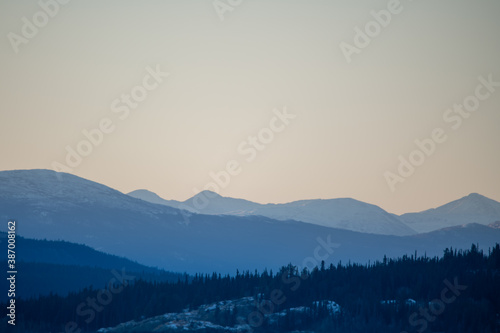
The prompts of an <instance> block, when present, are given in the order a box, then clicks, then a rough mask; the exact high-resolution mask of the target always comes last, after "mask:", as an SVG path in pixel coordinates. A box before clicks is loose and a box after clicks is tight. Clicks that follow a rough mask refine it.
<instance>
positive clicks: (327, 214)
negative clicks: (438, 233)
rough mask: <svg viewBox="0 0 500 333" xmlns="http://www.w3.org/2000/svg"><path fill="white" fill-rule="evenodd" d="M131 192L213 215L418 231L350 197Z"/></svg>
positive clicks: (373, 230)
mask: <svg viewBox="0 0 500 333" xmlns="http://www.w3.org/2000/svg"><path fill="white" fill-rule="evenodd" d="M129 195H131V196H134V197H136V198H137V197H138V198H141V199H142V200H145V201H149V202H153V203H159V204H163V205H167V206H170V207H175V208H182V209H186V210H189V211H191V212H197V213H201V214H211V215H237V216H250V215H261V216H265V217H269V218H272V219H276V220H280V221H286V220H296V221H301V222H307V223H313V224H317V225H321V226H325V227H331V228H339V229H345V230H351V231H358V232H366V233H373V234H379V235H398V236H403V235H412V234H415V233H416V232H415V231H414V230H413V229H411V228H410V227H408V226H407V225H406V224H404V223H403V222H401V221H400V220H399V218H398V217H397V216H394V215H393V214H389V213H388V212H386V211H385V210H383V209H382V208H380V207H378V206H375V205H371V204H367V203H364V202H361V201H358V200H354V199H350V198H340V199H328V200H322V199H317V200H301V201H295V202H290V203H285V204H266V205H262V204H258V203H255V202H251V201H247V200H243V199H234V198H228V197H223V196H220V195H219V194H216V193H214V192H210V191H203V192H200V193H198V194H197V195H195V196H194V197H192V198H190V199H188V200H186V201H184V202H179V201H174V200H165V199H162V198H160V197H159V196H157V195H156V194H154V193H153V192H149V191H147V194H146V193H145V192H142V191H140V192H137V191H134V192H131V193H129Z"/></svg>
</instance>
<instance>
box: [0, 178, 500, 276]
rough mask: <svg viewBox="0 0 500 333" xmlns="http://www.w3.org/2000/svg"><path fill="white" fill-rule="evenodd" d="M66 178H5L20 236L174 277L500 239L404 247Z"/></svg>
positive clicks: (8, 211) (479, 230)
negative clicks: (185, 206) (206, 211)
mask: <svg viewBox="0 0 500 333" xmlns="http://www.w3.org/2000/svg"><path fill="white" fill-rule="evenodd" d="M57 176H58V174H56V173H55V172H53V171H48V170H34V171H4V172H0V198H1V200H0V212H1V214H2V217H1V218H2V219H3V220H4V221H5V220H8V219H17V232H18V235H19V236H24V237H30V238H46V239H49V240H57V239H59V240H61V239H62V240H66V241H70V242H74V243H80V244H85V245H88V246H90V247H92V248H94V249H98V250H100V251H103V252H106V253H110V254H114V255H119V256H123V257H126V258H129V259H131V260H135V261H137V262H139V263H141V264H144V265H148V266H157V267H161V268H164V269H166V270H169V271H179V272H187V273H193V274H194V273H199V272H203V273H212V272H214V271H217V272H220V273H223V274H224V273H234V272H235V271H236V269H240V270H247V269H249V270H254V269H258V270H261V269H264V268H266V267H267V268H270V269H273V268H278V267H281V266H282V265H284V264H286V263H293V264H295V265H299V266H301V267H304V266H307V267H309V268H312V267H313V266H315V265H319V264H320V263H321V261H322V260H325V261H326V262H327V263H330V262H332V263H336V262H338V261H340V260H342V261H343V262H347V261H349V260H351V261H352V262H360V263H365V262H368V261H369V260H376V259H379V258H381V257H383V256H384V255H387V256H388V257H398V256H402V255H404V254H413V253H414V251H418V252H419V253H424V252H426V253H427V255H429V256H433V255H440V254H442V251H443V249H444V248H445V247H449V246H453V248H457V249H460V248H463V249H467V248H470V244H471V243H479V245H480V247H482V248H488V247H489V246H493V245H494V244H495V242H498V239H500V229H498V228H493V227H489V226H483V225H472V226H470V227H467V228H453V229H451V230H443V231H439V232H434V233H428V234H422V235H413V236H404V237H399V236H387V235H375V234H367V233H359V232H353V231H348V230H342V229H334V228H328V227H324V226H318V225H314V224H309V223H302V222H297V221H278V220H273V219H270V218H266V217H262V216H230V215H201V214H194V213H186V212H184V211H180V210H177V209H175V208H171V207H166V206H163V205H156V204H151V203H148V202H145V201H143V200H139V199H135V198H132V197H130V196H127V195H125V194H123V193H121V192H118V191H115V190H113V189H110V188H108V187H106V186H104V185H100V184H97V183H94V182H91V181H88V180H85V179H82V178H79V177H76V176H72V175H68V174H59V176H61V177H57ZM59 178H61V179H62V180H59ZM12 179H14V180H12ZM1 228H3V230H5V228H6V223H3V224H0V229H1Z"/></svg>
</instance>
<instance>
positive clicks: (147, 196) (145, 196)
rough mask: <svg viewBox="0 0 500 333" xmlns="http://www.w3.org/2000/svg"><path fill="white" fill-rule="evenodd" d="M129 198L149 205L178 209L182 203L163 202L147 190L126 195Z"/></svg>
mask: <svg viewBox="0 0 500 333" xmlns="http://www.w3.org/2000/svg"><path fill="white" fill-rule="evenodd" d="M128 195H130V196H131V197H134V198H137V199H141V200H144V201H147V202H150V203H154V204H159V205H166V206H171V207H175V208H178V206H180V205H181V204H182V202H180V201H177V200H165V199H163V198H161V197H160V196H159V195H158V194H156V193H153V192H151V191H148V190H135V191H132V192H130V193H128Z"/></svg>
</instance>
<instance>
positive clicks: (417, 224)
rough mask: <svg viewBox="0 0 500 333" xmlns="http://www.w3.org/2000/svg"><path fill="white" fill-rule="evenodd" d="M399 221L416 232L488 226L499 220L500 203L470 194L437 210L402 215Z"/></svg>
mask: <svg viewBox="0 0 500 333" xmlns="http://www.w3.org/2000/svg"><path fill="white" fill-rule="evenodd" d="M400 219H401V220H402V221H403V222H405V223H406V224H407V225H409V226H410V227H411V228H413V229H415V230H416V231H418V232H429V231H434V230H438V229H442V228H448V227H453V226H459V225H465V224H469V223H479V224H484V225H489V224H491V223H493V222H495V221H499V220H500V202H498V201H495V200H492V199H489V198H487V197H485V196H482V195H480V194H477V193H471V194H469V195H468V196H465V197H463V198H461V199H458V200H455V201H452V202H450V203H447V204H445V205H443V206H440V207H437V208H433V209H429V210H425V211H423V212H419V213H408V214H403V215H401V216H400Z"/></svg>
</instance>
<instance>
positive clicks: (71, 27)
mask: <svg viewBox="0 0 500 333" xmlns="http://www.w3.org/2000/svg"><path fill="white" fill-rule="evenodd" d="M46 1H48V0H46ZM223 2H226V1H223ZM388 2H389V1H374V0H369V1H356V2H355V3H353V1H327V0H314V1H305V0H304V1H293V0H292V1H290V0H287V1H284V0H283V1H271V0H251V1H250V0H246V1H243V2H242V3H241V4H240V5H238V6H236V7H234V8H233V10H232V11H228V12H226V13H224V14H225V15H224V20H223V21H221V20H220V19H219V17H218V15H217V13H216V11H215V9H214V6H213V3H212V2H211V1H210V0H207V1H185V0H176V1H130V0H119V1H118V0H115V1H88V0H86V1H78V0H73V1H71V2H69V3H68V4H66V5H63V6H61V8H60V9H59V12H58V13H57V14H56V15H55V16H54V17H53V18H50V20H49V22H48V24H47V25H46V26H44V27H43V28H40V29H39V31H38V34H37V35H36V36H34V37H33V38H31V39H28V43H27V44H22V45H20V46H19V52H18V53H15V52H14V50H13V48H12V47H11V43H10V41H9V38H8V34H9V33H11V32H12V33H15V34H18V35H21V33H22V32H21V29H22V27H23V24H24V23H23V21H22V18H23V17H27V18H28V20H32V17H33V15H35V14H36V13H37V12H39V11H40V7H39V5H38V4H37V2H35V1H2V2H1V3H0V31H1V33H2V36H3V38H2V41H1V46H0V68H1V72H0V74H1V81H0V94H1V96H0V110H1V114H0V142H1V143H0V156H2V157H1V159H0V170H11V169H33V168H43V169H51V168H52V166H51V165H52V162H54V161H58V162H61V163H64V159H65V156H66V150H65V147H66V146H68V145H69V146H71V147H73V148H74V147H76V145H77V144H78V143H79V142H80V141H81V140H83V139H84V136H83V134H82V133H81V131H82V130H84V129H87V130H90V129H92V128H96V127H97V126H98V124H99V121H100V120H101V119H103V118H110V119H111V120H112V121H113V124H114V125H115V130H114V132H113V133H110V134H107V135H105V137H104V140H103V142H102V144H101V145H99V146H98V147H95V148H94V149H93V152H92V153H91V154H90V155H89V156H87V157H85V158H84V159H83V161H82V163H81V164H80V165H79V166H78V167H76V168H73V170H72V173H73V174H75V175H78V176H81V177H84V178H87V179H91V180H94V181H97V182H100V183H103V184H105V185H108V186H111V187H113V188H116V189H118V190H120V191H122V192H129V191H132V190H135V189H140V188H145V189H149V190H151V191H154V192H156V193H157V194H159V195H160V196H162V197H164V198H166V199H177V200H185V199H187V198H188V197H191V196H192V195H193V194H194V193H193V189H195V188H197V189H202V188H203V187H204V186H205V185H206V184H207V183H209V182H210V181H211V178H210V176H209V172H211V171H213V172H217V171H219V170H222V169H224V168H225V167H226V163H227V162H228V161H230V160H237V161H239V162H240V164H241V167H242V171H241V173H240V174H238V175H236V176H233V177H231V182H230V184H229V185H228V186H227V187H225V188H223V189H221V190H220V194H222V195H225V196H232V197H240V198H245V199H248V200H252V201H256V202H261V203H267V202H274V203H278V202H289V201H293V200H299V199H313V198H337V197H353V198H356V199H358V200H362V201H366V202H369V203H373V204H376V205H379V206H381V207H382V208H384V209H386V210H388V211H390V212H393V213H403V212H409V211H419V210H423V209H427V208H431V207H436V206H438V205H441V204H443V203H446V202H449V201H451V200H454V199H458V198H459V197H462V196H465V195H467V194H469V193H471V192H478V193H481V194H483V195H486V196H488V197H490V198H492V199H495V200H498V201H500V176H499V170H500V153H499V151H500V150H499V147H500V88H497V89H498V91H496V92H495V93H493V94H491V96H490V97H489V98H488V99H487V100H485V101H482V102H481V105H480V107H479V109H478V110H477V111H476V112H474V113H472V114H471V116H470V117H469V118H468V119H464V121H463V123H462V125H461V127H460V128H459V129H457V130H453V129H452V128H451V126H450V124H447V123H445V122H444V121H443V114H444V113H445V111H446V110H447V109H448V108H450V107H452V106H453V105H454V104H455V103H462V102H463V100H464V98H466V97H467V96H469V95H471V94H473V93H474V91H475V88H476V86H477V85H478V83H479V81H478V77H479V76H483V77H487V76H488V75H489V74H491V75H493V78H494V79H496V80H497V81H500V39H499V37H498V36H499V33H500V20H499V19H498V18H499V17H500V2H499V1H497V0H491V1H486V0H483V1H463V0H444V1H439V2H435V1H409V0H406V1H405V0H402V1H401V6H402V11H401V12H400V13H399V14H397V15H393V17H392V21H391V22H390V24H389V25H388V26H387V27H385V28H383V29H382V30H381V32H380V34H379V35H378V36H376V37H374V38H373V40H372V41H371V43H370V44H369V45H368V46H367V47H366V48H364V49H361V51H360V53H359V54H355V55H353V57H352V62H351V63H350V64H348V63H347V61H346V59H345V57H344V56H343V53H342V51H341V49H340V47H339V44H340V43H341V42H342V41H343V42H346V43H349V44H353V39H354V34H355V32H354V28H355V27H356V26H358V27H360V28H362V29H364V26H365V24H366V23H368V22H369V21H371V20H373V17H372V16H371V15H370V11H372V10H376V11H379V10H381V9H385V8H387V4H388ZM157 65H159V66H160V68H161V69H162V70H164V71H165V72H169V73H170V76H169V77H168V78H167V79H165V81H164V82H163V83H162V84H161V85H160V86H159V87H158V88H157V89H155V90H154V91H151V92H149V94H148V96H147V98H146V99H145V100H144V101H143V102H141V103H140V105H139V106H138V107H137V109H135V110H132V111H131V113H130V116H129V117H128V118H126V119H124V120H120V119H119V118H118V114H116V113H113V112H112V111H111V107H110V105H111V103H112V101H113V100H115V99H116V98H119V97H120V96H121V94H124V93H130V91H131V89H132V87H134V86H136V85H138V84H141V82H142V79H143V77H144V76H145V74H146V70H145V68H146V67H148V66H150V67H152V68H155V67H156V66H157ZM284 107H286V108H287V110H288V112H289V113H292V114H294V115H296V118H295V119H293V120H292V121H291V122H290V124H289V126H287V127H286V129H285V130H284V131H282V132H280V133H276V135H275V137H274V140H273V141H272V142H271V143H269V144H267V145H266V147H265V149H264V150H263V151H259V152H258V154H257V156H256V158H255V159H254V161H252V162H247V161H246V160H245V157H247V156H246V155H242V154H240V153H238V151H237V148H238V146H239V145H240V144H241V142H243V141H245V140H246V139H247V137H248V136H249V135H255V134H257V133H258V132H259V131H260V130H261V129H263V128H265V127H268V126H269V122H270V120H271V119H272V117H273V116H274V114H273V109H278V110H282V109H283V108H284ZM435 128H443V129H444V131H445V133H446V135H447V136H448V139H447V141H446V142H444V143H442V144H439V145H437V149H436V151H435V153H434V154H432V155H431V156H430V157H428V158H427V159H426V160H425V162H424V163H423V164H422V165H421V166H419V167H417V168H416V170H415V172H414V174H413V175H412V176H410V177H408V178H407V179H406V181H405V182H404V183H400V184H397V185H396V190H395V191H394V192H392V191H391V190H390V189H389V186H388V185H387V183H386V180H385V178H384V176H383V175H384V172H386V171H391V172H394V173H395V172H396V169H397V166H398V163H399V162H398V156H399V155H403V156H405V157H408V156H409V154H410V153H411V152H412V151H413V150H415V149H416V145H415V143H414V140H415V139H424V138H428V137H429V136H430V135H431V132H432V131H433V129H435Z"/></svg>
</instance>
